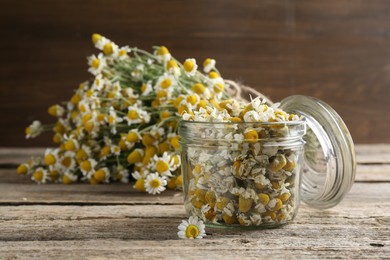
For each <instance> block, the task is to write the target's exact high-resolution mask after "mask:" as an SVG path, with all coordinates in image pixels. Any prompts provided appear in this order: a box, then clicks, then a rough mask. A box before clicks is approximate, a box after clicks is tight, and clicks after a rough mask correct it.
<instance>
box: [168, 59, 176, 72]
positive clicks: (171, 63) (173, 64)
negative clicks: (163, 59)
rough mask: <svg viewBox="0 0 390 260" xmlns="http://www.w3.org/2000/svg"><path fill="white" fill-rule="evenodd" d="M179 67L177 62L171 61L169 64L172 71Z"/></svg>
mask: <svg viewBox="0 0 390 260" xmlns="http://www.w3.org/2000/svg"><path fill="white" fill-rule="evenodd" d="M178 67H179V66H178V65H177V63H176V61H174V60H170V61H168V63H167V69H168V70H169V69H172V68H178Z"/></svg>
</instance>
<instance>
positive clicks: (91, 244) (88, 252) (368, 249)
mask: <svg viewBox="0 0 390 260" xmlns="http://www.w3.org/2000/svg"><path fill="white" fill-rule="evenodd" d="M258 233H261V234H262V236H258V238H256V239H249V238H248V236H247V235H241V236H237V237H236V238H234V239H219V240H211V239H209V238H207V239H203V240H162V241H145V240H130V241H128V240H122V239H105V240H101V239H96V240H95V239H94V240H86V241H40V242H34V241H22V242H20V241H11V242H3V243H0V256H3V257H4V258H5V259H19V258H23V259H42V258H44V259H57V258H61V259H107V258H110V259H146V260H149V259H178V260H181V259H238V258H239V259H287V258H288V259H387V258H388V256H389V254H390V251H389V246H388V244H386V245H384V246H383V243H382V242H378V239H375V238H366V239H365V241H364V242H363V241H361V240H358V241H357V240H356V239H352V238H350V237H348V240H347V239H345V238H329V240H318V239H313V238H312V237H310V238H295V239H291V240H286V239H284V237H282V234H277V235H274V236H272V235H270V234H269V233H267V232H260V231H259V232H258ZM291 233H292V232H291ZM316 234H318V235H319V236H321V234H320V233H316ZM267 237H269V238H268V239H267ZM346 242H347V243H348V244H347V245H346V244H345V243H346ZM288 243H289V244H288ZM37 244H39V245H37Z"/></svg>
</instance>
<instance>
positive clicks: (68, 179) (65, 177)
mask: <svg viewBox="0 0 390 260" xmlns="http://www.w3.org/2000/svg"><path fill="white" fill-rule="evenodd" d="M62 182H63V183H64V184H71V183H72V182H73V180H72V179H71V178H69V177H68V176H67V175H64V177H62Z"/></svg>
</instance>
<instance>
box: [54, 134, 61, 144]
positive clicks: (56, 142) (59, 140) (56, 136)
mask: <svg viewBox="0 0 390 260" xmlns="http://www.w3.org/2000/svg"><path fill="white" fill-rule="evenodd" d="M61 141H62V137H61V135H60V134H59V133H55V134H54V135H53V142H54V143H55V144H59V143H61Z"/></svg>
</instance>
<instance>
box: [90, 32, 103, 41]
mask: <svg viewBox="0 0 390 260" xmlns="http://www.w3.org/2000/svg"><path fill="white" fill-rule="evenodd" d="M101 38H102V36H101V35H100V34H98V33H94V34H92V42H93V44H96V43H97V42H98V41H99V40H100V39H101Z"/></svg>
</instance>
